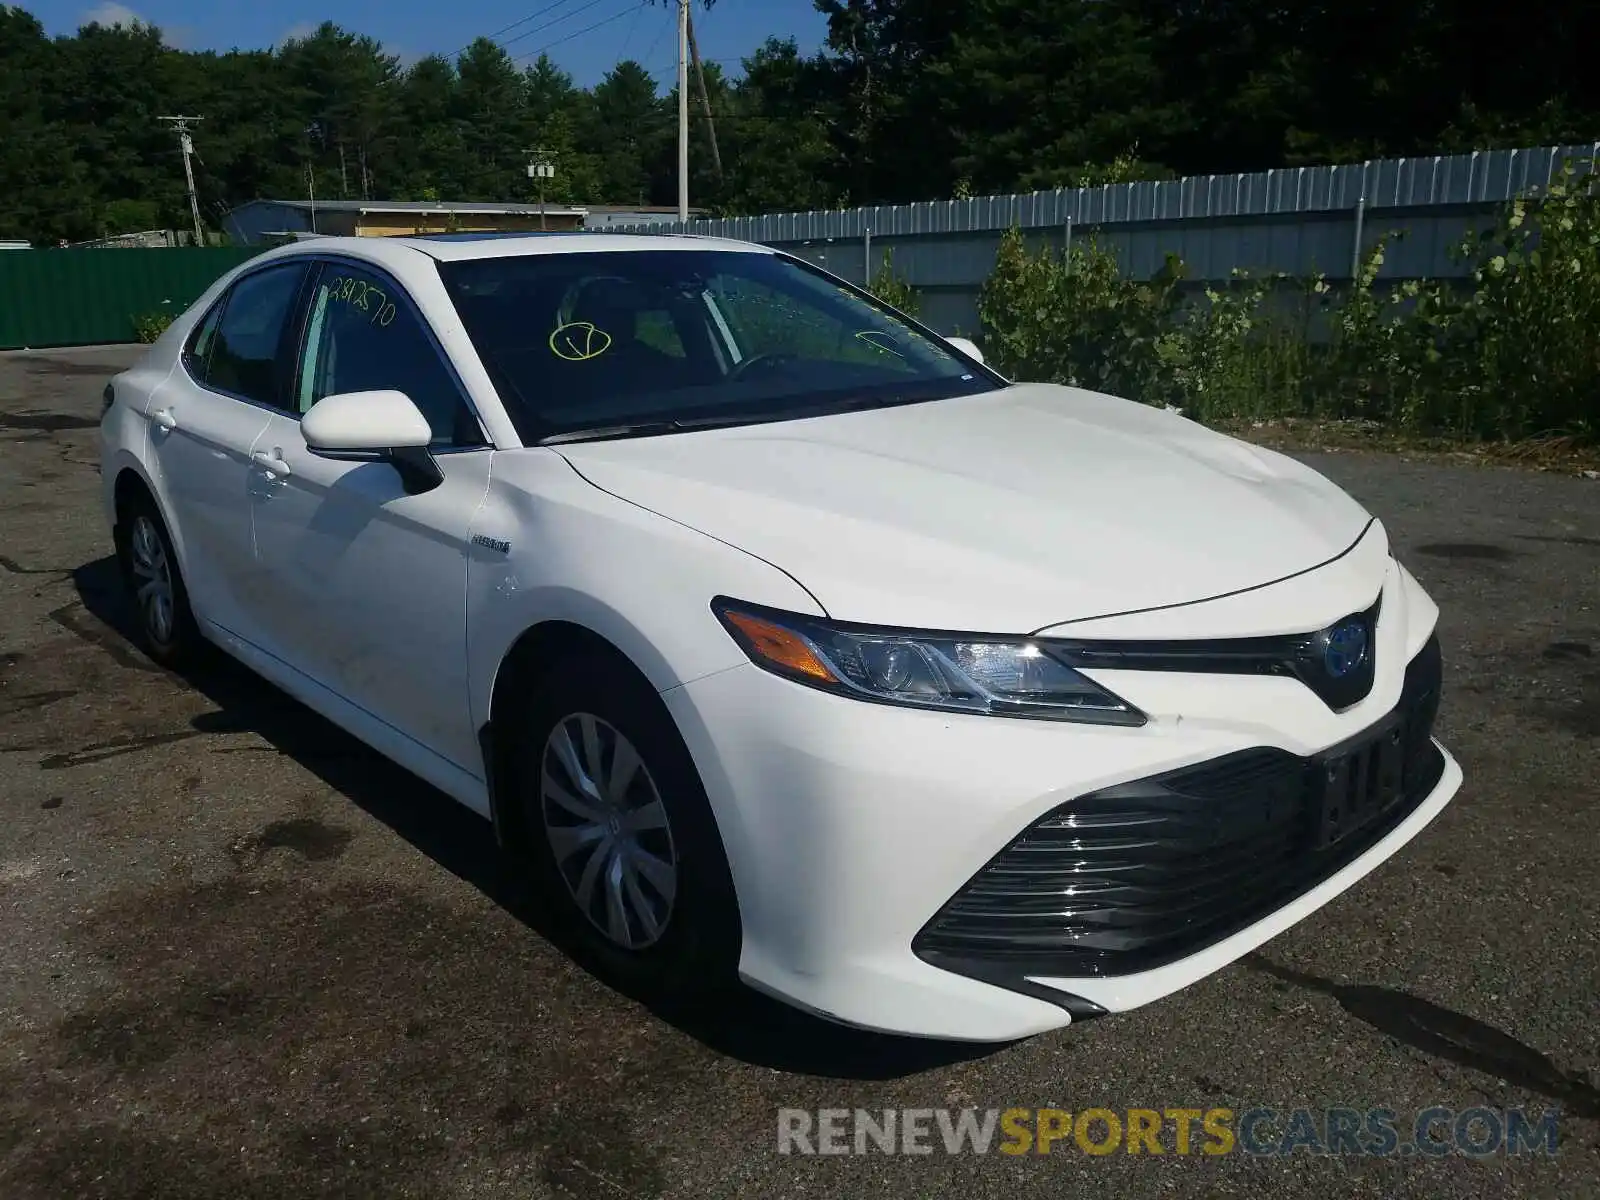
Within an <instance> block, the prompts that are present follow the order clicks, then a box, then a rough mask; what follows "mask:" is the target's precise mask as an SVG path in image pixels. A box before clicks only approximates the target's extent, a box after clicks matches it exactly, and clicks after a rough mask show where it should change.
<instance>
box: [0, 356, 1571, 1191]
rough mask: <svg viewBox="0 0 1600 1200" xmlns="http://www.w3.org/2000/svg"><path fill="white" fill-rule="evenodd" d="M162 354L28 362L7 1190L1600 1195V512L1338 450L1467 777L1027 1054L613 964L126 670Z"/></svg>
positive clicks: (339, 750) (21, 433)
mask: <svg viewBox="0 0 1600 1200" xmlns="http://www.w3.org/2000/svg"><path fill="white" fill-rule="evenodd" d="M132 353H133V352H132V351H131V350H129V349H126V348H122V349H99V350H74V351H49V352H38V353H34V354H31V355H29V354H16V355H5V356H0V514H3V516H0V798H3V803H4V813H5V820H4V821H3V822H0V921H3V929H4V933H5V936H4V937H3V938H0V1197H4V1198H5V1200H27V1198H31V1197H57V1196H59V1197H80V1196H82V1197H90V1196H93V1197H107V1198H112V1200H122V1198H130V1200H131V1198H133V1197H159V1198H160V1200H188V1198H191V1197H212V1196H216V1197H230V1198H235V1197H236V1198H239V1200H246V1198H249V1197H272V1198H273V1200H286V1198H290V1197H299V1196H334V1195H337V1196H374V1197H377V1196H382V1197H384V1198H385V1200H389V1198H393V1197H408V1196H439V1197H469V1196H470V1197H479V1196H482V1197H501V1196H504V1197H519V1198H522V1197H541V1196H557V1195H560V1196H585V1197H588V1196H593V1197H608V1196H614V1197H624V1196H636V1197H664V1196H674V1197H676V1196H683V1197H689V1196H693V1197H712V1196H758V1195H759V1196H769V1195H770V1196H816V1197H828V1198H834V1197H842V1196H847V1197H857V1196H876V1195H884V1196H896V1197H903V1196H912V1195H916V1196H935V1195H937V1196H943V1195H959V1196H961V1197H963V1198H964V1200H981V1198H983V1197H991V1196H992V1197H1005V1198H1006V1200H1022V1198H1023V1197H1033V1196H1040V1197H1042V1196H1062V1195H1071V1194H1076V1193H1078V1192H1079V1191H1082V1190H1087V1189H1089V1188H1095V1189H1097V1190H1100V1189H1103V1190H1104V1191H1105V1193H1106V1194H1112V1195H1117V1194H1120V1195H1130V1196H1131V1195H1162V1196H1217V1195H1224V1194H1226V1195H1230V1196H1260V1197H1274V1198H1276V1197H1286V1196H1322V1195H1328V1196H1340V1197H1353V1196H1354V1197H1359V1196H1372V1197H1385V1198H1388V1197H1396V1196H1426V1197H1455V1196H1480V1195H1484V1196H1486V1195H1494V1196H1549V1197H1559V1198H1562V1200H1565V1198H1569V1197H1575V1196H1581V1195H1595V1194H1600V1021H1597V1020H1596V1019H1595V1017H1596V995H1597V993H1600V987H1597V984H1600V935H1597V929H1600V892H1597V888H1596V882H1597V880H1600V865H1597V863H1596V849H1597V846H1600V839H1597V836H1596V832H1595V817H1594V814H1595V812H1596V811H1597V809H1596V799H1597V792H1600V786H1597V784H1596V780H1597V779H1600V770H1597V765H1600V764H1597V754H1596V750H1597V741H1596V739H1597V737H1600V662H1597V661H1596V658H1595V652H1596V647H1600V611H1597V608H1596V606H1597V604H1600V484H1597V483H1594V482H1591V481H1586V480H1583V479H1571V478H1560V477H1556V476H1550V475H1537V474H1532V473H1522V472H1516V471H1510V470H1502V469H1494V468H1487V467H1484V468H1464V467H1451V466H1441V465H1437V464H1432V463H1423V462H1406V461H1404V460H1403V459H1398V458H1394V457H1379V456H1371V455H1357V454H1335V455H1328V456H1320V457H1315V456H1313V457H1312V461H1313V462H1314V465H1316V466H1317V467H1318V468H1319V469H1321V470H1324V471H1325V472H1327V473H1328V474H1329V475H1331V476H1332V477H1333V478H1334V479H1336V480H1338V481H1339V482H1340V483H1342V484H1343V485H1345V486H1346V487H1348V488H1349V489H1350V490H1351V491H1353V492H1354V493H1355V494H1356V495H1357V496H1358V497H1360V498H1361V499H1362V500H1363V501H1364V502H1365V503H1367V504H1368V505H1369V506H1370V507H1371V508H1372V509H1373V510H1374V511H1375V512H1376V513H1377V514H1379V515H1380V516H1381V517H1382V518H1383V520H1384V521H1385V522H1386V523H1387V524H1388V526H1389V528H1390V530H1391V532H1392V536H1393V538H1394V540H1395V542H1396V544H1397V545H1398V547H1399V551H1400V554H1401V556H1402V558H1403V559H1404V560H1405V561H1406V562H1407V564H1408V565H1409V566H1410V567H1411V568H1412V570H1413V571H1414V572H1415V573H1416V574H1417V575H1418V576H1419V577H1420V578H1421V579H1422V581H1423V583H1424V585H1425V586H1427V587H1428V588H1429V589H1430V590H1431V592H1432V594H1433V595H1434V597H1435V598H1436V599H1437V600H1438V601H1439V604H1440V606H1441V608H1442V610H1443V617H1442V620H1441V635H1442V639H1443V643H1444V653H1445V662H1446V671H1447V682H1446V695H1445V704H1444V709H1443V713H1442V716H1441V732H1442V737H1443V739H1444V740H1445V741H1446V743H1447V744H1448V745H1449V746H1450V747H1451V749H1452V750H1453V751H1454V752H1455V753H1456V754H1457V756H1458V757H1459V758H1460V760H1461V762H1462V764H1463V767H1464V769H1465V771H1466V777H1467V782H1466V784H1465V786H1464V788H1463V789H1462V791H1461V793H1460V795H1459V797H1458V798H1457V800H1456V802H1455V803H1454V804H1453V805H1452V806H1451V807H1450V808H1448V809H1447V810H1446V811H1445V813H1444V814H1443V815H1442V816H1441V817H1440V818H1439V820H1438V821H1437V822H1436V823H1435V824H1434V825H1433V826H1432V827H1431V828H1429V829H1428V830H1427V831H1426V832H1425V833H1424V834H1423V836H1422V837H1421V838H1420V839H1419V840H1418V841H1417V842H1415V843H1413V845H1412V846H1411V847H1409V848H1408V849H1407V850H1405V851H1403V852H1402V853H1401V854H1400V855H1398V856H1397V857H1396V858H1394V859H1393V860H1391V861H1390V862H1389V863H1388V864H1386V865H1385V866H1384V867H1382V868H1381V869H1380V870H1378V871H1377V872H1376V873H1375V874H1374V875H1373V876H1371V877H1369V878H1368V879H1367V880H1366V881H1364V882H1363V883H1361V884H1359V885H1358V886H1357V887H1356V888H1355V889H1354V890H1353V891H1351V892H1349V893H1347V894H1346V895H1344V896H1343V897H1341V898H1340V899H1339V900H1337V901H1336V902H1334V903H1333V904H1331V905H1329V906H1328V907H1327V908H1325V909H1323V910H1322V911H1321V912H1319V913H1318V914H1316V915H1315V916H1314V917H1312V918H1311V919H1310V920H1308V921H1306V922H1304V923H1302V924H1301V925H1299V926H1298V927H1296V928H1295V929H1293V930H1291V931H1290V932H1288V933H1287V934H1285V935H1284V936H1282V937H1280V938H1278V939H1277V940H1275V941H1273V942H1271V943H1269V944H1268V945H1267V946H1265V947H1264V948H1263V949H1262V951H1261V952H1260V953H1259V954H1257V955H1254V956H1252V957H1251V958H1250V959H1249V960H1247V961H1246V962H1243V963H1241V964H1239V965H1236V966H1234V967H1232V968H1229V969H1228V970H1225V971H1223V972H1221V973H1220V974H1218V975H1216V976H1214V977H1213V978H1211V979H1209V980H1206V981H1204V982H1202V983H1200V984H1199V985H1197V986H1195V987H1193V988H1190V989H1189V990H1187V991H1186V992H1183V993H1181V994H1179V995H1178V996H1175V997H1172V998H1169V999H1168V1000H1166V1001H1164V1002H1161V1003H1158V1004H1155V1005H1152V1006H1150V1007H1148V1008H1145V1009H1143V1010H1141V1011H1139V1012H1136V1013H1132V1014H1128V1015H1124V1016H1120V1017H1111V1018H1106V1019H1103V1020H1100V1021H1096V1022H1091V1023H1090V1024H1087V1025H1085V1026H1083V1027H1081V1028H1078V1029H1073V1030H1068V1031H1063V1032H1061V1033H1059V1034H1052V1035H1046V1036H1042V1037H1038V1038H1035V1039H1032V1040H1030V1041H1027V1042H1023V1043H1019V1044H1015V1045H1011V1046H1007V1047H1001V1048H988V1049H984V1048H973V1047H966V1048H962V1047H950V1046H939V1045H926V1044H920V1043H915V1042H904V1041H899V1040H894V1039H887V1038H880V1037H875V1036H870V1035H866V1034H860V1033H856V1032H852V1031H847V1030H841V1029H836V1028H833V1027H830V1026H827V1025H824V1024H821V1023H819V1022H815V1021H812V1020H810V1019H809V1018H805V1017H801V1016H799V1015H796V1014H793V1013H791V1012H789V1011H788V1010H786V1009H784V1008H782V1007H780V1006H777V1005H775V1004H772V1003H769V1002H765V1001H762V1000H759V999H756V998H754V997H743V998H739V999H737V1000H734V1001H731V1002H730V1003H729V1004H728V1005H727V1006H726V1008H724V1009H721V1010H719V1011H716V1012H704V1013H692V1014H686V1013H682V1012H659V1011H652V1010H650V1009H647V1008H645V1007H642V1006H640V1005H638V1004H636V1003H634V1002H633V1001H631V1000H629V999H627V998H626V997H623V996H620V995H618V994H616V993H615V992H613V991H611V990H609V989H608V988H606V987H605V986H603V985H601V984H600V983H599V982H597V981H596V980H595V979H594V978H593V977H592V976H591V975H589V974H588V973H587V972H585V971H584V970H583V969H582V968H581V967H580V966H578V965H576V964H575V963H574V962H573V961H572V959H571V958H569V956H568V955H567V954H566V953H565V952H564V951H563V950H562V949H561V948H560V947H559V946H558V945H556V944H554V943H553V942H552V941H551V939H550V936H549V935H548V931H547V930H546V929H545V928H544V926H543V924H542V921H541V918H540V916H539V914H538V913H537V912H536V911H532V910H531V909H530V906H529V905H528V904H527V903H526V902H525V900H524V898H523V893H522V890H521V888H520V887H519V884H518V881H517V877H516V874H515V872H514V870H513V869H511V868H510V867H509V866H508V865H507V864H506V863H505V862H504V861H503V860H502V859H501V858H500V857H499V856H498V855H497V854H496V852H495V849H494V846H493V843H492V840H491V838H490V835H489V831H488V827H487V826H486V825H485V824H484V823H482V822H481V821H479V819H478V818H476V817H474V816H473V815H471V814H470V813H467V812H466V811H465V810H462V809H459V808H458V807H456V806H454V805H453V804H452V803H451V802H450V801H448V800H446V799H445V798H444V797H443V796H441V795H439V794H438V793H436V792H434V791H432V790H431V789H430V788H428V787H427V786H425V785H423V784H422V783H420V782H418V781H417V780H416V779H414V778H412V777H410V776H408V775H406V774H404V773H403V772H401V771H399V770H398V769H396V768H394V767H392V766H390V765H388V764H386V763H385V762H384V761H383V760H381V759H380V758H378V757H377V756H376V755H374V754H372V753H371V752H369V751H367V750H366V749H364V748H363V747H362V746H360V745H359V744H357V743H356V742H355V741H353V740H352V739H351V738H349V737H347V736H346V735H344V734H343V733H341V732H339V731H338V730H336V729H335V728H333V727H332V726H331V725H329V724H327V723H326V722H325V721H323V720H321V719H320V718H318V717H316V716H314V715H312V714H311V713H309V712H308V711H306V710H305V709H303V708H301V707H300V706H299V705H297V704H296V703H294V702H292V701H290V700H288V699H287V698H285V697H284V696H283V695H282V694H280V693H278V692H276V691H275V690H273V689H272V688H270V687H268V686H267V685H266V684H264V683H261V682H259V681H257V680H255V679H254V678H252V677H250V676H249V675H247V674H246V673H245V672H244V671H243V670H242V669H238V668H232V667H228V666H226V665H220V664H219V665H217V666H215V667H208V668H206V669H205V670H204V671H203V672H201V673H199V674H197V675H196V676H195V677H193V678H177V677H174V676H172V675H169V674H167V673H165V672H163V671H160V670H157V669H155V668H154V667H153V666H152V665H151V664H150V663H149V662H148V661H146V660H145V659H144V658H143V657H142V656H141V655H140V654H139V653H138V652H137V651H136V650H134V649H133V648H132V647H131V645H130V644H129V642H128V640H127V638H126V636H125V630H126V628H127V616H126V612H125V609H124V607H123V602H122V599H121V596H120V592H119V589H118V586H117V582H116V577H115V572H114V570H113V568H112V564H111V559H110V558H109V554H110V542H109V539H108V536H107V532H106V530H105V528H104V525H103V522H102V517H101V514H100V510H99V506H98V501H97V494H98V493H97V488H98V478H97V475H96V472H95V466H94V464H95V460H96V450H95V443H96V437H97V432H96V429H95V420H96V416H97V413H98V395H99V391H100V388H101V386H102V384H103V382H104V380H105V378H106V377H107V376H108V375H109V374H110V373H111V372H113V371H114V370H116V369H118V367H119V366H120V365H121V364H123V363H125V362H127V361H128V360H129V358H130V356H131V354H132ZM1044 1105H1053V1106H1059V1107H1062V1108H1066V1109H1069V1110H1073V1111H1080V1110H1083V1109H1085V1108H1089V1107H1105V1108H1110V1109H1113V1110H1124V1109H1127V1108H1129V1107H1152V1108H1158V1109H1160V1108H1171V1107H1194V1108H1202V1109H1205V1108H1213V1107H1227V1108H1231V1109H1233V1110H1235V1111H1236V1112H1242V1111H1243V1110H1246V1109H1249V1108H1252V1107H1255V1106H1273V1107H1278V1108H1282V1109H1293V1108H1300V1107H1304V1108H1310V1109H1318V1110H1320V1109H1323V1108H1326V1107H1328V1106H1335V1105H1340V1106H1345V1105H1347V1106H1353V1107H1356V1108H1362V1109H1365V1108H1369V1107H1373V1106H1379V1107H1385V1108H1389V1109H1392V1110H1394V1111H1395V1112H1396V1113H1398V1114H1401V1118H1402V1126H1404V1125H1405V1122H1406V1121H1407V1120H1409V1115H1410V1114H1411V1113H1413V1112H1414V1111H1415V1110H1418V1109H1422V1108H1426V1107H1429V1106H1433V1105H1442V1106H1446V1107H1449V1108H1452V1109H1457V1110H1460V1109H1465V1108H1469V1107H1472V1106H1475V1105H1485V1106H1491V1107H1494V1108H1510V1107H1516V1106H1523V1107H1527V1108H1531V1109H1532V1110H1533V1111H1534V1112H1535V1113H1539V1112H1542V1111H1544V1110H1545V1109H1547V1108H1556V1107H1559V1108H1560V1109H1561V1111H1562V1114H1563V1115H1562V1118H1561V1142H1560V1148H1559V1152H1558V1153H1557V1154H1556V1155H1554V1156H1537V1157H1526V1156H1524V1157H1515V1158H1512V1157H1506V1156H1503V1155H1496V1156H1490V1157H1487V1158H1481V1159H1475V1158H1470V1157H1466V1156H1462V1155H1455V1154H1452V1155H1448V1156H1446V1157H1441V1158H1431V1157H1420V1156H1411V1157H1390V1158H1381V1157H1361V1158H1355V1157H1350V1158H1335V1157H1314V1156H1307V1155H1305V1154H1299V1155H1294V1156H1290V1157H1279V1158H1263V1157H1253V1156H1249V1155H1243V1154H1230V1155H1224V1156H1220V1157H1210V1156H1202V1155H1195V1154H1190V1155H1176V1154H1167V1155H1164V1156H1162V1157H1159V1158H1151V1157H1149V1156H1148V1155H1139V1156H1133V1155H1129V1154H1127V1153H1124V1152H1122V1151H1118V1152H1117V1153H1115V1154H1111V1155H1106V1156H1104V1157H1095V1156H1090V1155H1086V1154H1084V1153H1082V1152H1081V1151H1078V1150H1077V1149H1075V1148H1073V1146H1072V1143H1071V1142H1070V1140H1069V1141H1068V1142H1066V1143H1063V1144H1061V1145H1058V1146H1057V1147H1056V1152H1054V1153H1052V1154H1051V1155H1050V1156H1048V1157H1042V1156H1037V1155H1031V1156H1026V1157H1020V1158H1019V1157H1009V1156H1005V1155H1000V1154H995V1153H990V1154H985V1155H971V1154H967V1155H959V1156H950V1155H946V1154H944V1153H942V1152H940V1153H937V1154H934V1155H928V1156H901V1155H895V1156H889V1155H883V1154H872V1155H869V1156H865V1157H855V1156H846V1157H820V1156H819V1157H796V1156H783V1155H779V1154H778V1153H777V1151H776V1144H777V1120H778V1118H777V1113H778V1110H779V1109H780V1108H785V1107H797V1108H807V1109H816V1108H824V1107H839V1108H856V1107H863V1108H870V1109H882V1108H885V1107H931V1108H945V1107H965V1106H977V1107H979V1108H987V1107H991V1106H994V1107H1001V1108H1005V1107H1012V1106H1022V1107H1030V1106H1044Z"/></svg>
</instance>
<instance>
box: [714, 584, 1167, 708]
mask: <svg viewBox="0 0 1600 1200" xmlns="http://www.w3.org/2000/svg"><path fill="white" fill-rule="evenodd" d="M711 607H712V610H713V611H714V612H715V613H716V614H717V617H718V618H719V619H720V620H721V621H722V624H723V626H724V627H725V628H726V629H727V630H728V632H729V633H730V634H731V635H732V636H733V639H734V641H736V642H738V643H739V647H740V648H741V649H742V650H743V651H744V652H745V653H746V654H747V655H749V657H750V661H751V662H753V663H755V664H756V666H758V667H762V668H764V669H766V670H768V671H771V672H772V673H773V674H774V675H781V676H783V677H784V678H785V679H792V680H794V681H795V682H796V683H803V684H805V685H807V686H808V687H814V688H819V689H821V690H822V691H825V692H834V693H836V694H838V695H841V696H850V697H853V698H854V699H857V700H870V701H876V702H878V703H880V704H900V705H907V706H909V707H912V708H935V709H942V710H945V711H953V712H967V713H980V714H986V715H988V716H996V717H1035V718H1042V719H1045V720H1053V721H1083V722H1089V723H1092V724H1097V725H1143V724H1144V723H1145V720H1146V717H1145V715H1144V714H1143V713H1142V712H1140V711H1139V710H1138V709H1136V708H1134V707H1133V705H1131V704H1129V703H1128V702H1127V701H1126V700H1123V699H1122V698H1120V697H1118V696H1114V695H1112V694H1111V693H1110V692H1108V691H1107V690H1106V689H1105V688H1103V687H1101V686H1100V685H1099V684H1097V683H1095V682H1094V681H1092V680H1090V679H1088V678H1086V677H1085V676H1084V675H1082V674H1081V673H1079V672H1078V671H1075V670H1073V669H1072V668H1071V667H1069V666H1068V665H1067V664H1066V663H1064V662H1062V661H1061V660H1060V659H1059V658H1058V657H1056V655H1055V654H1054V652H1053V651H1052V650H1051V649H1050V647H1049V645H1048V644H1047V643H1041V642H1035V641H1032V640H1030V639H1027V638H1016V637H987V636H983V635H974V634H964V633H963V634H948V633H927V632H922V631H919V630H901V629H880V628H876V627H873V626H866V625H846V624H842V623H840V622H835V621H824V620H821V619H819V618H817V617H807V616H802V615H800V614H798V613H788V612H779V611H777V610H774V609H769V608H762V607H759V606H756V605H748V604H741V603H739V602H738V601H735V600H727V599H723V598H720V597H719V598H718V599H717V600H715V601H713V602H712V605H711Z"/></svg>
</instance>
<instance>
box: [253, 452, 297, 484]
mask: <svg viewBox="0 0 1600 1200" xmlns="http://www.w3.org/2000/svg"><path fill="white" fill-rule="evenodd" d="M250 461H251V462H253V463H255V465H256V466H258V467H260V468H261V469H262V470H263V471H265V472H266V473H267V474H268V475H271V476H272V477H273V478H274V479H283V478H284V477H285V476H287V475H290V474H292V472H291V471H290V470H289V464H288V463H286V462H284V461H283V459H282V457H280V455H279V453H278V452H277V451H274V452H273V453H271V454H268V453H267V452H266V451H265V450H257V451H256V452H255V453H254V454H252V455H251V456H250Z"/></svg>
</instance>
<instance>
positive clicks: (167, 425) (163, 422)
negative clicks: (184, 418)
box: [150, 408, 178, 433]
mask: <svg viewBox="0 0 1600 1200" xmlns="http://www.w3.org/2000/svg"><path fill="white" fill-rule="evenodd" d="M150 419H151V420H152V421H153V422H155V423H156V424H157V425H159V426H160V427H161V428H162V429H165V430H166V431H167V432H169V433H170V432H171V431H172V430H174V429H176V428H177V427H178V418H177V417H175V416H173V415H172V410H171V409H170V408H158V409H156V411H155V412H153V413H151V414H150Z"/></svg>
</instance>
